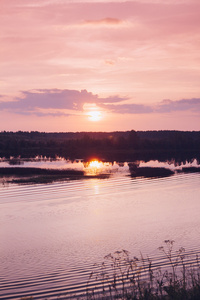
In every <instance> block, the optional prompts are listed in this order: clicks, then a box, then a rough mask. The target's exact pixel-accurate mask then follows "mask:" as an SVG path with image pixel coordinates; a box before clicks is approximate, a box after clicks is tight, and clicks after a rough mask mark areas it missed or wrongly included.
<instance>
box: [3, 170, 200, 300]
mask: <svg viewBox="0 0 200 300" xmlns="http://www.w3.org/2000/svg"><path fill="white" fill-rule="evenodd" d="M126 171H127V170H126V166H125V168H124V172H120V173H119V172H116V173H115V174H113V175H112V176H111V177H110V178H109V179H104V180H100V179H88V180H82V181H69V182H60V183H54V184H47V185H25V186H22V185H21V186H20V185H8V186H3V185H1V186H0V241H1V243H0V265H1V269H0V299H12V298H13V299H17V298H20V297H22V296H31V295H32V296H33V297H34V299H37V298H38V299H41V298H45V297H48V298H51V297H52V298H56V297H57V296H59V295H63V294H67V293H71V292H75V293H78V292H80V291H83V290H84V289H85V286H86V282H87V280H88V276H89V274H90V272H91V270H92V269H93V265H94V263H99V262H102V261H103V257H104V256H105V255H106V254H109V253H110V252H114V251H116V250H121V249H126V250H128V251H130V253H131V255H133V256H134V255H136V256H137V255H138V254H139V251H141V252H142V253H143V254H144V255H145V254H148V255H149V256H150V257H155V258H156V257H159V255H160V253H159V251H158V250H157V248H158V247H159V246H161V244H162V242H163V241H164V240H166V239H173V240H175V247H177V248H178V247H181V246H182V247H185V248H186V250H187V251H193V250H194V251H199V249H200V214H199V212H200V185H199V183H200V174H197V173H196V174H176V175H173V176H171V177H168V178H159V179H142V178H140V179H131V177H129V176H127V172H126Z"/></svg>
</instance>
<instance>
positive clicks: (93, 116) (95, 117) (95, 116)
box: [88, 110, 102, 122]
mask: <svg viewBox="0 0 200 300" xmlns="http://www.w3.org/2000/svg"><path fill="white" fill-rule="evenodd" d="M88 118H89V120H90V121H94V122H97V121H100V120H101V119H102V113H101V112H100V111H98V110H91V111H90V112H88Z"/></svg>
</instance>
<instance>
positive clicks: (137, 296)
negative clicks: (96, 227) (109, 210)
mask: <svg viewBox="0 0 200 300" xmlns="http://www.w3.org/2000/svg"><path fill="white" fill-rule="evenodd" d="M173 245H174V241H173V240H165V241H164V245H163V246H161V247H159V251H160V252H161V256H160V259H159V260H158V259H157V260H155V261H153V260H151V259H150V258H149V257H147V258H144V257H143V256H142V254H140V257H133V258H131V257H130V255H129V252H128V251H126V250H122V251H116V252H115V253H113V254H108V255H107V256H105V258H104V261H103V263H102V264H100V265H97V264H96V265H95V266H94V270H93V272H92V273H91V274H90V276H89V278H88V282H87V291H86V293H85V294H84V295H79V296H78V295H72V294H70V295H69V294H66V295H59V296H58V299H77V300H80V299H81V300H114V299H120V300H199V299H200V262H199V257H198V254H195V253H193V252H192V253H186V252H185V249H184V248H182V247H181V248H179V249H178V250H177V251H174V249H173ZM31 299H33V300H34V298H33V297H23V298H21V300H31Z"/></svg>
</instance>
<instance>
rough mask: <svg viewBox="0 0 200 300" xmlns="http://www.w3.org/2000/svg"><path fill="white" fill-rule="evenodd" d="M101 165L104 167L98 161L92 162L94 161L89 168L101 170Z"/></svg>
mask: <svg viewBox="0 0 200 300" xmlns="http://www.w3.org/2000/svg"><path fill="white" fill-rule="evenodd" d="M101 165H102V163H101V162H99V161H98V160H92V161H91V162H90V163H89V167H90V168H97V169H99V168H101Z"/></svg>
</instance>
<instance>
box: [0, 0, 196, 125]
mask: <svg viewBox="0 0 200 300" xmlns="http://www.w3.org/2000/svg"><path fill="white" fill-rule="evenodd" d="M0 28H1V30H0V45H1V46H0V66H1V67H0V130H12V131H17V130H38V131H115V130H131V129H135V130H159V129H162V130H164V129H170V130H173V129H177V130H200V1H199V0H137V1H119V0H118V1H117V0H115V1H113V0H112V1H103V0H101V1H94V0H93V1H91V0H90V1H89V0H88V1H81V0H79V1H76V0H74V1H73V0H0ZM93 111H96V112H97V114H98V115H99V116H100V117H99V119H100V120H99V121H95V122H94V121H92V118H90V117H89V115H90V114H92V112H93Z"/></svg>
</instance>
